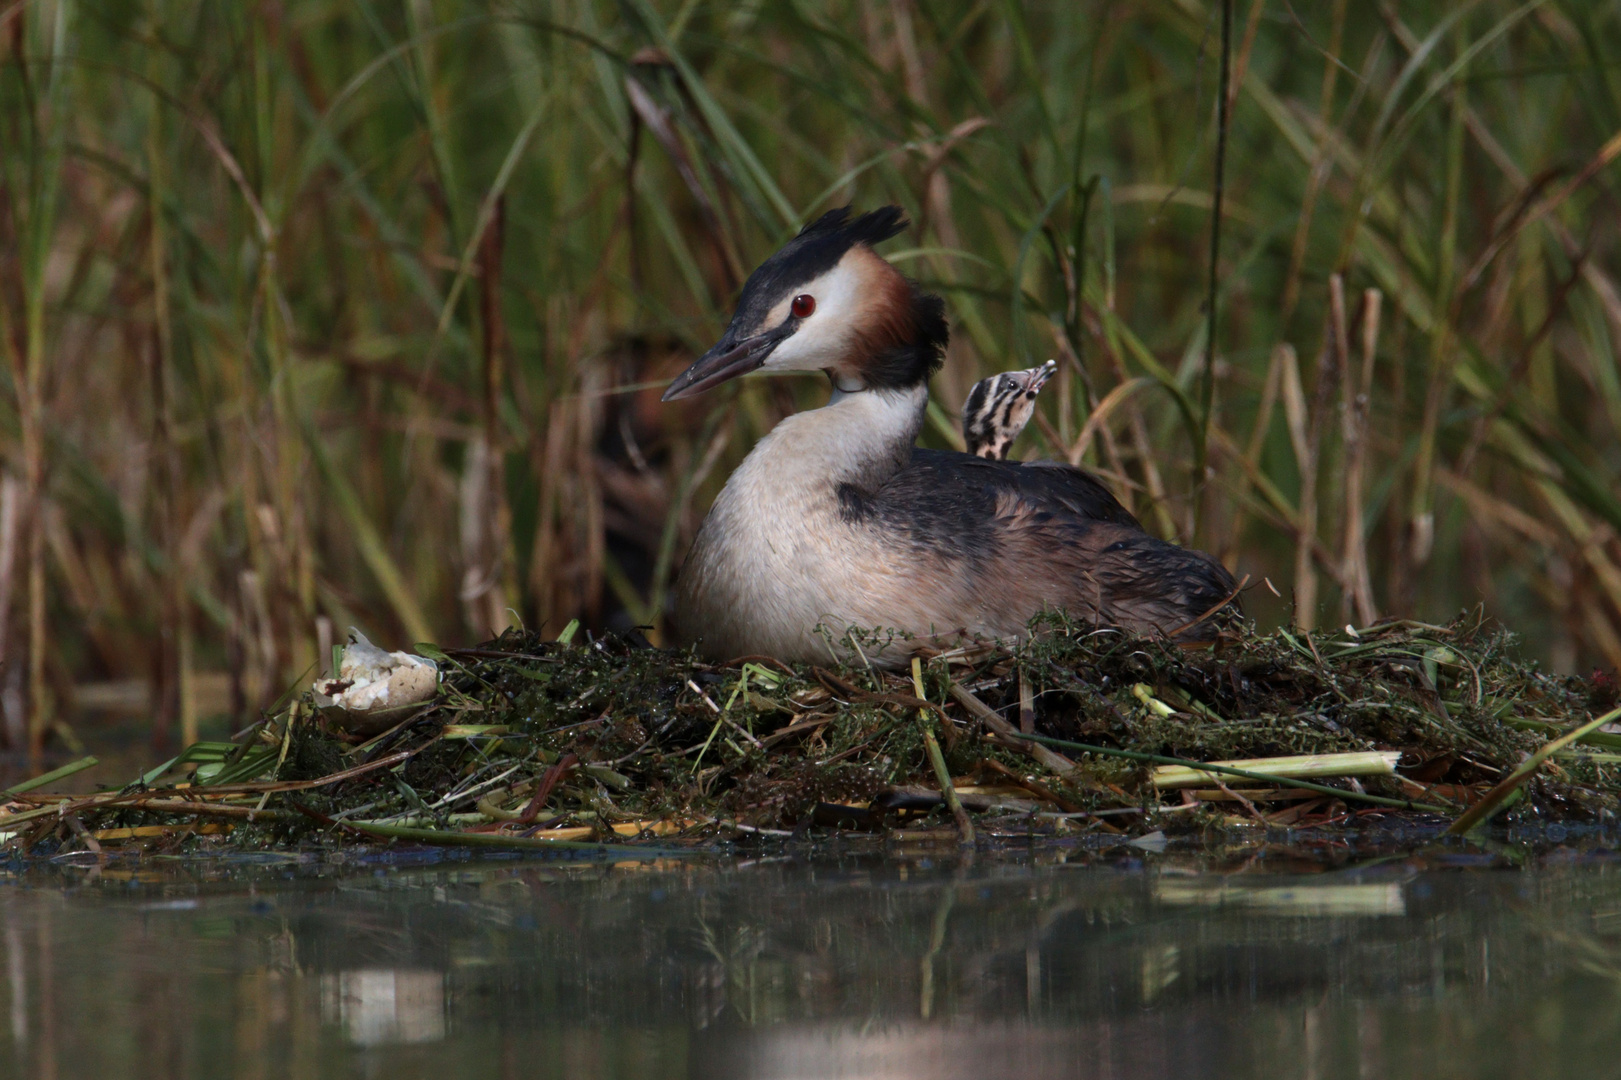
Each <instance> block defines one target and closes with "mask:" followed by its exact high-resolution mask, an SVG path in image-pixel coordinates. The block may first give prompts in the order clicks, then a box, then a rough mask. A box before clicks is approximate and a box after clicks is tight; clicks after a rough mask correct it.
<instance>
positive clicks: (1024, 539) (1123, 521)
mask: <svg viewBox="0 0 1621 1080" xmlns="http://www.w3.org/2000/svg"><path fill="white" fill-rule="evenodd" d="M840 499H841V504H842V507H843V511H844V514H845V516H846V518H847V519H849V520H852V521H857V520H866V521H871V522H872V523H873V524H874V525H876V526H877V527H878V528H880V529H882V530H883V531H884V532H885V533H886V534H889V535H892V536H895V537H896V538H897V539H899V540H901V541H903V542H905V543H908V544H911V545H912V546H913V548H914V550H916V551H917V552H918V554H920V555H923V556H924V557H927V558H933V559H938V560H940V561H941V562H943V563H954V564H957V565H958V566H959V573H961V574H963V575H965V576H967V577H969V578H970V579H972V582H973V592H974V594H975V596H976V602H978V603H979V604H980V605H981V606H982V607H984V608H985V609H986V613H987V618H989V619H990V620H991V621H993V622H1002V621H1012V622H1014V623H1016V624H1021V625H1022V623H1023V622H1024V621H1026V620H1028V619H1029V618H1030V617H1031V616H1032V615H1034V614H1036V613H1037V612H1038V611H1040V610H1041V608H1042V607H1043V606H1052V607H1062V608H1064V609H1066V610H1068V611H1069V612H1070V613H1071V614H1072V615H1075V616H1076V617H1080V618H1093V619H1097V620H1099V621H1101V622H1103V623H1105V624H1110V625H1117V626H1125V627H1129V628H1131V629H1133V630H1137V631H1139V632H1142V633H1150V634H1153V633H1159V634H1170V633H1172V632H1176V631H1178V630H1179V629H1180V628H1184V627H1186V624H1189V623H1195V622H1198V620H1199V617H1200V616H1201V615H1203V614H1204V613H1205V612H1207V611H1209V610H1211V609H1212V608H1216V607H1218V606H1220V605H1221V603H1222V601H1223V600H1224V599H1226V598H1227V597H1228V596H1230V595H1231V594H1232V592H1233V578H1232V575H1231V574H1229V573H1228V572H1227V570H1226V568H1225V567H1223V566H1222V565H1221V564H1220V563H1219V562H1217V561H1216V560H1215V559H1213V558H1211V557H1210V556H1209V555H1206V554H1205V553H1204V552H1202V551H1194V550H1191V549H1189V548H1184V547H1179V546H1177V545H1176V544H1171V543H1167V542H1166V541H1164V540H1160V539H1157V538H1156V537H1153V536H1150V535H1148V533H1146V532H1144V531H1143V527H1142V525H1141V524H1140V523H1139V522H1138V521H1137V519H1136V518H1135V517H1133V516H1132V515H1131V513H1130V512H1129V511H1128V510H1126V508H1125V507H1123V506H1121V505H1120V502H1119V500H1117V499H1116V498H1115V497H1114V495H1113V494H1111V493H1110V491H1109V489H1108V488H1106V487H1104V486H1103V484H1102V483H1101V482H1100V481H1099V480H1098V479H1097V478H1096V477H1094V476H1093V475H1092V474H1090V473H1088V472H1086V471H1084V470H1082V469H1076V468H1071V467H1070V466H1067V465H1060V464H1057V463H1053V462H1032V463H1028V464H1022V463H1019V462H1010V461H992V460H986V459H984V458H978V457H973V456H970V455H968V454H959V453H952V452H950V451H939V450H918V451H916V452H915V453H914V455H913V457H912V461H911V462H910V464H908V465H907V466H906V467H905V468H903V469H902V470H901V471H900V472H898V473H897V474H895V475H894V476H893V477H891V478H890V480H889V481H888V482H887V483H885V484H884V485H883V486H882V487H880V488H879V489H878V490H877V491H875V492H871V493H868V492H863V491H860V490H859V489H856V488H854V487H846V488H843V489H841V491H840ZM1211 632H1212V628H1211V627H1209V626H1208V625H1200V626H1195V627H1191V628H1187V629H1182V630H1181V633H1180V634H1179V636H1181V637H1184V638H1190V639H1195V640H1202V639H1204V638H1207V637H1209V636H1210V635H1211Z"/></svg>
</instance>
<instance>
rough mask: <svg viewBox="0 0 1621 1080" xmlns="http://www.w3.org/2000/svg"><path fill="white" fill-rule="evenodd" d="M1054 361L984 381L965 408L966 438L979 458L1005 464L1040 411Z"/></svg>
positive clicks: (970, 447) (1006, 372)
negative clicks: (1039, 398) (1039, 396)
mask: <svg viewBox="0 0 1621 1080" xmlns="http://www.w3.org/2000/svg"><path fill="white" fill-rule="evenodd" d="M1057 370H1058V365H1057V363H1055V362H1054V361H1052V360H1049V361H1047V362H1046V363H1045V364H1042V365H1041V366H1040V367H1033V368H1027V369H1025V370H1024V371H1004V372H1002V373H1001V374H999V375H992V376H991V377H990V378H988V379H981V380H980V381H979V382H978V383H976V384H975V385H974V388H973V389H972V390H970V391H969V392H968V400H967V401H966V402H964V403H963V407H962V437H963V440H964V441H965V442H967V444H968V452H969V453H970V454H973V455H974V456H975V457H982V458H990V459H992V460H993V461H1001V460H1003V459H1005V458H1006V457H1007V455H1008V451H1009V450H1010V449H1012V447H1013V441H1014V440H1015V439H1017V438H1018V437H1019V433H1020V432H1022V431H1023V430H1024V426H1025V425H1026V424H1028V423H1029V422H1030V417H1031V415H1032V414H1033V413H1034V412H1035V411H1036V395H1037V394H1039V393H1041V388H1042V387H1043V386H1045V385H1047V380H1048V379H1050V378H1052V377H1053V372H1055V371H1057Z"/></svg>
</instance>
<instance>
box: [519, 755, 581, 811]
mask: <svg viewBox="0 0 1621 1080" xmlns="http://www.w3.org/2000/svg"><path fill="white" fill-rule="evenodd" d="M579 760H580V759H579V758H577V757H575V756H574V755H573V754H564V755H563V756H562V757H561V758H559V759H558V760H557V764H556V765H553V766H552V767H551V768H549V769H547V770H546V775H544V776H542V777H541V778H540V786H539V787H537V788H535V796H534V798H532V799H530V800H529V805H528V806H525V807H524V808H523V813H522V814H519V815H518V821H520V822H521V823H523V824H525V825H530V824H533V823H534V820H535V818H536V817H537V816H539V814H540V808H541V807H543V806H545V805H546V800H547V799H549V798H551V797H552V789H553V788H555V787H557V784H558V782H559V781H561V780H562V779H563V775H564V774H565V773H567V772H568V771H569V770H570V769H572V768H574V766H575V765H576V764H577V763H578V762H579Z"/></svg>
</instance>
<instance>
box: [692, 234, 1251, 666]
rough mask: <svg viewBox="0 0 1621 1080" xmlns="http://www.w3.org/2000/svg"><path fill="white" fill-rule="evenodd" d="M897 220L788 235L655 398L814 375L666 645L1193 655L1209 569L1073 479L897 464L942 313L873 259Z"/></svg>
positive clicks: (743, 479) (919, 456) (1216, 570)
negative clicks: (815, 390) (1076, 637)
mask: <svg viewBox="0 0 1621 1080" xmlns="http://www.w3.org/2000/svg"><path fill="white" fill-rule="evenodd" d="M905 225H906V220H905V218H904V216H903V214H902V212H901V210H900V208H899V207H894V206H889V207H884V208H882V209H879V210H874V211H872V212H871V213H867V214H862V215H860V216H859V217H852V216H851V215H850V209H849V207H844V208H841V209H837V210H831V211H829V212H828V213H826V214H824V215H822V216H821V217H820V218H818V219H817V220H816V221H814V222H812V223H811V224H809V225H807V226H806V227H805V228H804V229H803V230H801V232H800V233H799V235H798V236H796V237H794V238H793V239H792V240H790V241H789V242H788V243H787V244H786V245H784V246H783V248H782V250H780V251H778V252H777V253H776V254H775V255H772V256H771V257H770V258H769V259H767V260H766V261H765V262H764V263H762V264H761V265H760V266H759V268H758V269H756V270H755V271H754V273H752V274H750V275H749V279H748V281H747V282H745V283H744V285H743V292H742V295H741V296H740V297H739V298H738V304H737V312H736V314H734V315H733V317H732V322H731V325H730V326H728V327H727V328H726V333H725V334H724V335H723V336H722V337H721V339H720V341H719V342H718V343H717V344H716V345H715V347H714V348H712V349H710V350H709V351H708V352H706V353H705V354H704V355H703V356H701V357H699V359H698V360H697V361H696V362H695V363H694V364H693V365H692V366H691V367H689V368H688V369H687V370H686V371H684V372H682V373H681V375H680V376H679V377H678V378H676V380H675V381H674V382H673V383H671V384H670V387H669V389H668V390H666V391H665V392H664V400H665V401H673V400H676V399H677V398H684V397H688V396H690V395H693V394H699V393H702V392H703V391H705V390H709V389H711V388H712V387H715V386H719V385H720V384H721V383H723V382H725V381H727V380H728V379H732V378H735V377H737V376H739V375H743V374H745V373H747V372H750V371H756V370H766V371H823V372H826V373H827V376H828V378H829V379H830V380H831V381H832V383H833V395H832V398H831V400H829V402H828V403H827V405H826V406H824V407H823V408H820V409H811V410H809V411H807V412H802V413H797V414H795V415H793V416H790V417H787V418H786V419H784V420H782V421H781V422H780V423H778V424H777V426H776V427H774V428H773V429H772V430H771V431H770V432H769V433H767V434H766V436H765V437H764V438H763V439H761V440H760V441H759V443H757V444H756V445H755V447H754V449H753V450H752V451H750V453H749V455H748V456H747V457H746V458H744V459H743V463H742V464H741V465H739V466H738V467H737V470H736V471H735V472H733V473H732V475H731V477H730V479H728V480H727V481H726V485H725V487H724V488H722V490H721V493H720V495H719V496H718V497H717V498H716V499H715V504H714V506H713V507H711V508H710V511H709V515H708V516H707V517H706V518H705V519H704V522H703V525H702V526H701V527H700V528H699V530H698V535H697V537H696V539H694V541H693V544H692V550H691V552H690V553H689V554H688V555H687V559H686V563H685V565H684V566H683V567H682V570H681V575H680V578H679V580H678V581H677V583H676V590H675V613H674V616H675V617H674V620H673V627H672V629H673V631H674V637H675V638H676V640H677V641H679V642H683V643H696V644H697V646H698V648H699V650H700V651H701V652H702V653H703V654H705V655H707V656H711V657H716V658H721V659H728V658H731V657H736V656H742V655H745V654H749V653H765V654H768V655H771V656H775V657H779V658H781V659H784V660H823V661H825V660H827V659H828V658H829V643H830V642H831V643H832V645H833V646H834V647H835V649H837V650H838V652H839V655H841V656H842V655H849V649H848V646H844V645H841V644H840V643H841V641H842V640H843V637H844V635H845V633H846V631H848V630H851V629H856V630H868V629H878V630H887V631H899V632H900V633H899V634H892V635H891V636H890V637H889V638H888V639H887V640H883V641H880V642H876V643H874V645H873V647H871V648H866V649H864V655H865V656H866V658H867V659H868V660H870V661H876V662H879V663H883V664H886V665H899V664H904V663H905V662H906V660H907V658H908V657H909V656H910V655H912V654H913V653H914V652H916V651H917V650H918V647H919V646H926V647H933V648H939V647H943V646H947V645H950V644H952V643H956V642H960V641H962V640H964V639H976V638H977V639H1001V640H1004V641H1013V640H1017V639H1019V638H1021V637H1023V636H1025V635H1026V633H1027V630H1026V624H1027V623H1028V622H1029V621H1030V619H1031V618H1032V617H1033V616H1035V615H1037V614H1039V613H1040V612H1041V611H1042V610H1043V609H1046V608H1062V609H1064V610H1066V611H1067V612H1068V613H1069V614H1070V616H1071V617H1072V618H1075V619H1078V620H1086V621H1088V622H1096V623H1099V624H1103V625H1111V626H1119V627H1125V628H1128V629H1131V630H1135V631H1137V632H1139V633H1145V634H1151V635H1171V636H1174V637H1178V638H1181V639H1183V640H1207V639H1208V638H1209V637H1211V636H1212V635H1213V633H1214V627H1213V626H1212V622H1213V619H1212V613H1213V612H1215V611H1217V610H1218V609H1222V608H1223V606H1224V602H1225V601H1227V600H1229V599H1231V597H1232V594H1233V593H1234V591H1235V590H1234V588H1233V579H1232V575H1230V574H1229V573H1228V572H1227V571H1226V570H1225V569H1224V568H1223V567H1222V566H1221V564H1220V563H1218V562H1217V561H1216V560H1215V559H1212V558H1211V557H1210V556H1208V555H1206V554H1204V553H1203V552H1199V551H1192V550H1189V549H1187V548H1182V547H1178V546H1177V545H1175V544H1170V543H1166V542H1165V541H1163V540H1159V539H1156V538H1155V537H1152V536H1150V535H1148V534H1147V533H1146V532H1144V531H1143V528H1142V526H1141V525H1139V524H1138V522H1137V519H1136V518H1134V517H1132V516H1131V514H1130V512H1129V511H1127V510H1126V509H1125V507H1123V506H1121V505H1120V503H1119V502H1118V501H1116V499H1115V497H1114V496H1113V495H1111V494H1110V493H1109V491H1108V489H1106V488H1105V487H1104V486H1103V485H1102V484H1101V483H1099V482H1098V481H1097V480H1096V479H1095V478H1093V477H1092V475H1091V474H1089V473H1087V472H1084V471H1082V470H1080V469H1076V468H1071V467H1070V466H1068V465H1062V464H1057V463H1054V462H1047V461H1033V462H1028V463H1020V462H1012V461H1001V460H987V459H986V458H982V457H975V456H973V455H970V454H963V453H956V452H951V451H940V450H922V449H914V447H913V443H914V442H915V441H916V439H917V436H918V432H919V430H920V429H921V428H922V425H923V415H924V406H925V404H926V402H927V399H928V383H929V377H930V376H931V375H932V374H933V373H934V372H935V371H936V370H937V369H938V368H939V366H940V363H941V360H942V354H943V352H944V350H945V345H946V336H947V330H946V319H945V305H944V304H943V303H942V302H941V300H940V298H939V297H937V296H931V295H928V294H927V293H924V292H922V291H921V290H920V289H919V288H918V286H917V284H916V283H915V282H913V281H911V280H909V279H908V278H906V277H904V276H903V275H902V274H901V273H900V271H898V270H896V269H895V268H894V267H893V266H891V265H890V264H889V263H888V262H886V261H885V260H884V259H882V258H880V257H879V256H878V255H877V254H875V253H874V251H873V245H874V244H877V243H879V242H880V241H882V240H887V239H888V238H889V237H891V236H894V235H895V234H896V233H898V232H899V231H900V230H901V229H902V228H904V227H905Z"/></svg>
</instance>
